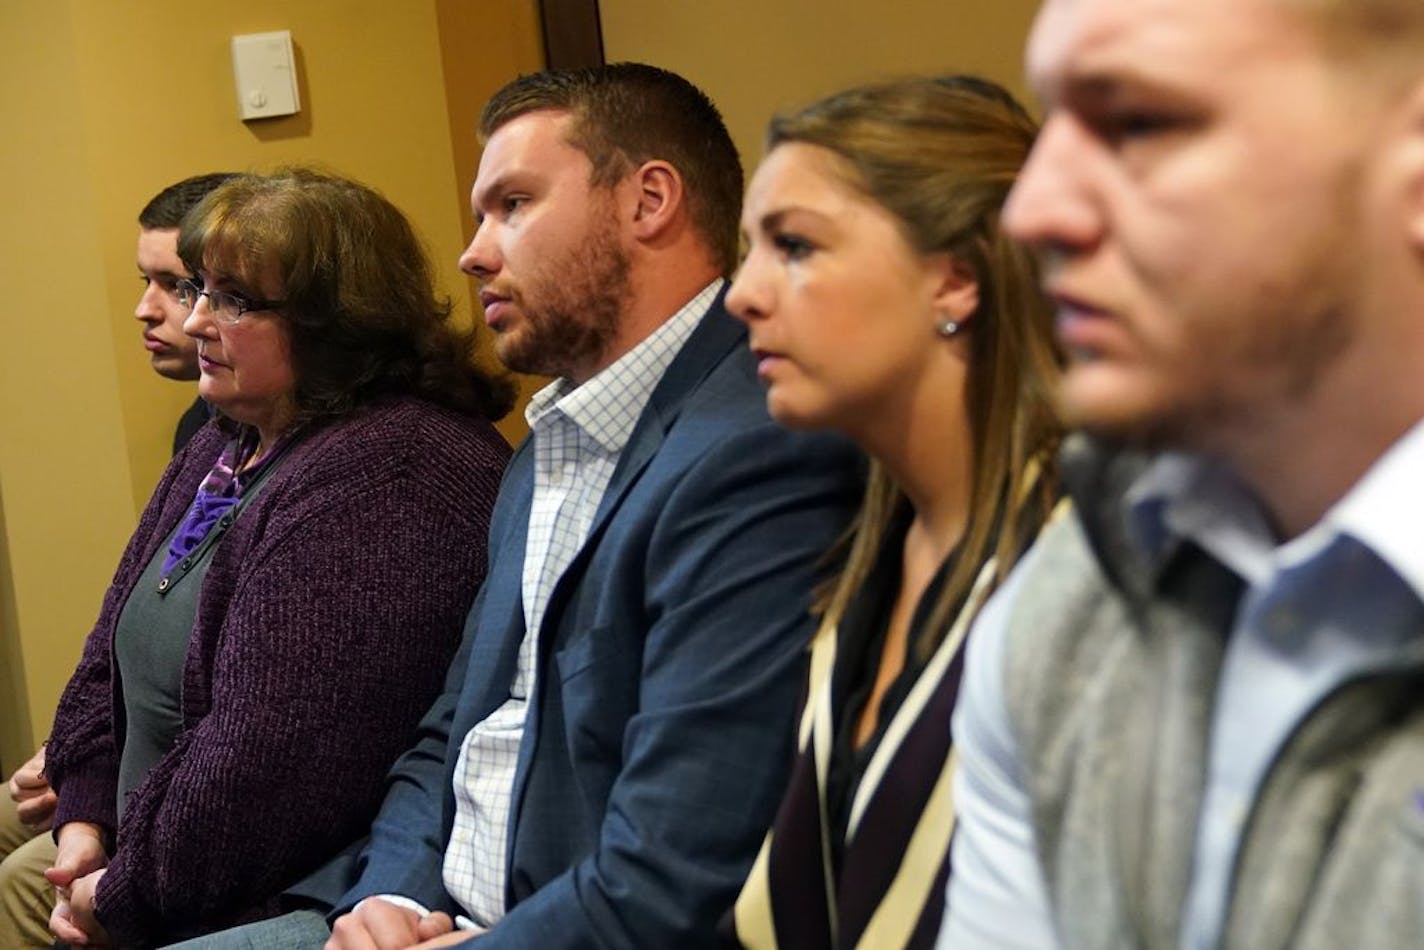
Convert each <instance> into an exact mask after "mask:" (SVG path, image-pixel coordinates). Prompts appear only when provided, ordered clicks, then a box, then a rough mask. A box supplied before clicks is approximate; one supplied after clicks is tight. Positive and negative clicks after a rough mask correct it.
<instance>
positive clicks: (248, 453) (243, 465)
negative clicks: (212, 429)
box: [163, 427, 293, 577]
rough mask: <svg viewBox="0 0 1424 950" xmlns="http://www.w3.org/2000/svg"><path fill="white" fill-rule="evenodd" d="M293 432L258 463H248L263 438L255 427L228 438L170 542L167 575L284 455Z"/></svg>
mask: <svg viewBox="0 0 1424 950" xmlns="http://www.w3.org/2000/svg"><path fill="white" fill-rule="evenodd" d="M292 434H293V433H292V432H290V431H289V432H287V433H286V434H284V435H283V436H282V437H281V438H279V439H278V440H277V441H276V442H274V443H273V444H272V447H271V448H270V449H268V450H267V454H266V455H264V456H262V458H261V459H260V460H258V462H257V463H256V464H255V465H254V464H249V463H250V462H251V460H252V457H253V456H254V455H255V454H256V453H257V446H258V443H259V441H260V439H259V438H258V435H257V430H256V429H252V428H248V427H243V429H242V431H241V432H240V433H239V434H238V436H237V438H235V439H233V440H232V441H230V442H228V444H227V446H226V447H225V448H224V449H223V451H222V454H221V455H219V456H218V460H217V464H215V465H214V466H213V470H212V471H211V472H209V473H208V476H207V478H204V479H203V483H202V484H201V485H199V486H198V493H197V495H195V496H194V497H193V504H192V507H190V508H189V509H188V514H187V515H186V516H185V517H184V518H183V523H182V524H180V525H179V526H178V532H177V533H176V534H174V535H173V541H172V542H171V543H170V544H169V545H168V556H167V557H165V558H164V559H163V576H164V577H167V576H168V575H169V574H171V573H173V566H174V565H175V564H177V563H178V562H179V561H181V560H183V558H185V557H187V556H188V555H189V554H191V553H192V552H193V549H194V548H196V547H197V546H198V545H199V544H201V543H202V540H203V538H205V537H207V536H208V532H209V531H210V530H212V527H213V525H214V524H216V523H217V521H218V519H219V518H221V517H222V516H223V515H224V514H226V513H227V512H228V511H230V510H232V508H233V507H235V506H236V505H237V503H238V502H239V501H241V500H242V495H243V492H245V491H246V490H247V488H248V486H250V485H251V484H252V483H253V482H254V481H256V480H257V479H258V477H260V476H261V474H262V472H263V471H265V470H266V469H267V468H268V467H269V466H270V465H271V464H272V463H273V462H275V461H276V460H277V459H278V458H279V457H280V456H281V455H282V451H283V450H284V449H285V448H286V447H287V444H288V443H289V442H290V441H291V439H292Z"/></svg>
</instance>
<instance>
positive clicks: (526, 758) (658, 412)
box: [506, 289, 746, 880]
mask: <svg viewBox="0 0 1424 950" xmlns="http://www.w3.org/2000/svg"><path fill="white" fill-rule="evenodd" d="M725 296H726V290H725V289H724V290H723V292H722V293H721V294H720V295H718V297H717V299H716V300H715V301H714V302H713V304H712V306H711V308H710V309H709V310H708V311H707V314H706V315H705V316H704V317H703V318H702V321H701V322H700V323H699V324H698V325H697V329H695V330H693V331H692V336H690V337H689V338H688V340H687V342H686V343H685V344H683V347H682V349H681V350H680V351H679V352H678V354H677V356H676V357H674V358H673V361H672V364H671V365H669V366H668V369H667V372H665V373H664V374H663V378H662V380H661V381H660V382H659V383H658V385H657V387H656V388H654V390H653V394H652V396H651V397H649V399H648V405H647V407H646V408H645V409H644V410H643V413H642V415H640V416H639V417H638V424H637V425H636V426H634V428H633V434H632V435H631V436H629V438H628V444H627V445H626V446H625V447H624V448H623V452H622V454H621V455H620V456H619V459H618V466H617V468H615V469H614V471H613V477H612V479H611V480H610V481H609V483H608V488H607V489H606V490H605V491H604V493H603V499H602V500H601V501H600V502H599V505H598V511H597V513H596V514H595V515H594V519H593V524H592V525H591V526H590V528H589V532H588V537H587V538H585V539H584V543H583V544H582V546H580V548H579V551H578V553H577V554H576V555H574V558H573V560H572V561H571V562H570V563H569V566H568V568H567V569H566V570H565V571H564V573H563V574H562V575H561V576H560V577H559V580H558V581H557V582H556V583H555V584H554V589H553V590H552V591H550V593H549V604H548V606H547V608H546V609H545V611H544V618H543V621H542V622H541V627H540V630H539V643H538V656H537V659H536V661H535V662H536V667H537V669H536V672H535V675H534V690H533V694H532V695H531V696H530V698H529V712H528V716H527V717H526V719H525V723H524V739H523V741H522V742H520V744H519V762H518V766H517V768H516V770H515V773H514V795H513V801H512V803H511V807H510V815H509V833H508V838H507V840H508V841H509V848H508V851H507V853H506V861H510V860H512V859H513V856H514V840H515V834H516V830H517V829H518V827H519V814H520V811H521V810H522V808H523V805H524V792H525V789H526V788H527V787H528V778H529V768H530V764H531V763H532V761H533V759H534V756H535V754H536V751H537V746H538V729H539V705H540V696H542V694H543V690H544V689H545V685H546V684H545V681H546V679H547V674H548V671H549V656H550V654H551V653H552V651H553V648H554V640H555V639H556V634H557V632H558V629H559V623H560V619H561V618H562V616H563V612H564V608H565V606H566V605H567V604H568V601H569V598H570V597H571V596H572V592H573V591H574V590H575V589H576V587H577V585H578V583H579V581H580V580H581V579H582V577H583V573H584V569H585V568H586V567H587V565H588V559H589V558H590V557H591V556H592V552H593V551H595V550H597V548H598V541H599V538H600V537H601V536H602V534H603V532H604V531H605V530H606V529H607V527H608V523H609V520H610V519H611V518H612V517H613V515H614V514H615V513H616V512H617V511H618V510H619V508H620V507H622V504H623V502H624V500H625V499H626V498H627V496H628V493H629V491H630V490H631V489H632V487H633V486H634V485H635V484H637V481H638V478H639V476H640V475H642V473H643V470H644V469H646V468H647V466H648V463H649V462H650V461H652V459H653V457H654V456H655V455H657V453H658V449H659V448H661V447H662V444H663V439H664V438H665V437H666V435H667V432H668V429H670V428H671V427H672V424H673V422H674V421H675V420H676V419H677V417H678V414H679V413H680V412H681V411H682V407H683V404H684V403H685V402H686V401H687V398H688V396H689V395H691V394H692V393H693V392H695V391H696V390H697V387H698V386H699V385H701V383H702V381H703V380H704V379H706V378H707V375H708V374H709V373H710V372H712V370H713V369H714V368H715V367H716V366H717V365H718V363H720V362H721V361H722V359H723V358H725V357H726V355H727V354H728V353H729V352H730V351H731V350H733V349H734V348H735V347H737V346H739V345H741V344H742V342H743V340H744V339H745V337H746V330H745V329H744V328H743V327H742V326H741V324H739V323H737V322H736V321H735V320H734V319H733V318H732V317H731V315H730V314H728V313H727V310H726V308H725V307H724V306H723V305H722V301H723V298H724V297H725ZM532 483H533V479H532V476H531V478H530V497H531V498H532V491H533V489H532ZM524 510H525V511H527V510H528V504H527V503H526V505H525V509H524ZM527 531H528V524H527V518H526V524H525V532H526V534H527ZM520 561H521V563H522V561H523V558H520ZM521 617H522V613H521ZM516 648H517V644H516ZM510 879H511V880H512V879H513V875H510Z"/></svg>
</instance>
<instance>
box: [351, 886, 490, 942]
mask: <svg viewBox="0 0 1424 950" xmlns="http://www.w3.org/2000/svg"><path fill="white" fill-rule="evenodd" d="M481 933H483V931H472V930H456V929H455V922H454V921H453V920H451V919H450V915H449V914H446V913H442V912H440V911H436V912H435V913H431V914H422V913H420V912H419V911H416V910H412V909H411V908H409V907H401V906H397V905H396V904H393V903H391V902H390V901H387V900H384V899H382V898H379V897H368V898H366V899H365V900H364V901H362V902H361V903H359V904H357V905H356V907H355V909H353V910H352V911H351V913H349V914H344V915H342V916H341V917H338V918H337V919H336V923H335V924H334V925H333V926H332V928H331V939H330V940H328V941H327V942H326V947H325V948H324V950H435V948H437V947H453V946H455V945H457V944H463V943H466V942H467V941H470V940H474V939H476V938H477V937H478V936H479V935H480V934H481Z"/></svg>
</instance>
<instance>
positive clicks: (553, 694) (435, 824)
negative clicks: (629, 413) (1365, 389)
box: [338, 300, 861, 950]
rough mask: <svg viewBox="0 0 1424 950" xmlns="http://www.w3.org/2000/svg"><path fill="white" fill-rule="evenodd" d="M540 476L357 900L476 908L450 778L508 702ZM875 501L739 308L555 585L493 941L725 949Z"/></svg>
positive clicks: (514, 477)
mask: <svg viewBox="0 0 1424 950" xmlns="http://www.w3.org/2000/svg"><path fill="white" fill-rule="evenodd" d="M533 481H534V475H533V452H532V446H531V445H530V444H529V442H528V441H526V443H525V444H524V445H523V446H522V447H521V448H520V450H519V451H518V452H517V453H516V455H515V457H514V459H513V461H512V462H511V463H510V466H509V469H508V471H507V473H506V476H505V481H504V485H503V486H502V488H501V491H500V496H499V501H498V503H497V505H496V508H495V513H494V518H493V522H492V524H491V528H490V571H489V575H488V577H487V578H486V581H485V585H484V588H483V590H482V591H481V593H480V595H479V598H478V599H477V600H476V602H475V605H474V607H473V608H472V610H471V614H470V620H469V624H468V626H467V629H466V637H465V643H464V646H463V647H462V648H461V652H460V654H459V655H458V656H457V657H456V660H455V663H454V665H453V666H452V668H451V673H450V676H449V678H448V681H447V684H446V686H447V688H446V692H445V694H444V695H443V696H442V697H441V698H440V700H439V701H437V702H436V704H435V705H434V707H432V709H431V711H430V713H429V715H428V716H427V717H426V719H425V721H424V722H423V723H422V726H421V736H420V741H419V743H418V744H417V746H416V747H415V748H414V749H412V750H411V751H410V752H409V753H407V754H406V755H405V756H404V757H403V758H402V759H401V760H400V761H399V762H398V763H397V764H396V766H395V768H394V769H393V771H392V775H391V784H390V789H389V792H388V795H387V797H386V800H385V803H384V805H383V807H382V810H381V813H380V816H379V817H378V819H377V821H376V824H375V825H374V827H373V829H372V837H371V841H370V844H369V846H368V847H367V849H366V850H365V852H364V853H363V854H362V855H361V858H360V879H359V881H358V882H357V884H356V886H355V887H354V888H353V889H352V890H351V891H350V892H349V893H348V894H347V895H346V896H345V897H344V898H343V899H342V900H341V901H339V902H338V907H339V908H346V907H350V906H352V905H354V903H355V902H356V901H358V900H360V899H361V898H362V897H365V896H367V895H370V894H379V893H396V894H404V895H406V896H409V897H412V898H414V899H416V900H419V901H421V902H422V903H424V904H425V905H426V906H428V907H431V908H432V909H436V908H442V909H445V910H449V911H455V910H457V909H458V908H456V907H455V905H454V904H453V902H452V900H451V899H450V897H449V895H448V894H447V893H446V891H445V888H444V885H443V883H442V881H441V862H442V860H443V857H444V852H445V843H446V841H447V840H448V838H449V833H450V828H451V824H452V821H453V815H454V802H453V796H452V794H451V792H450V784H451V778H452V774H453V769H454V766H455V762H456V759H457V758H458V755H459V750H460V745H461V742H462V740H463V738H464V736H465V734H466V733H467V732H468V731H469V730H470V728H471V727H473V726H474V725H475V723H477V722H479V721H480V720H481V719H483V718H484V717H485V716H487V715H488V714H489V713H491V712H492V711H493V710H494V709H496V708H497V707H498V706H499V705H500V704H501V703H503V702H504V701H505V699H506V698H507V697H508V693H509V685H510V682H511V680H512V677H513V674H514V669H515V658H516V654H517V652H518V649H519V644H520V641H521V640H522V639H523V638H524V633H525V631H524V619H523V618H524V612H523V607H522V604H521V595H520V590H521V574H522V571H523V563H524V547H525V537H526V531H527V527H528V513H529V507H530V500H531V497H532V492H533ZM860 490H861V464H860V461H859V456H858V454H857V453H856V452H855V451H854V450H853V449H852V448H851V446H850V445H849V443H847V442H844V441H842V440H840V439H837V438H833V437H830V436H825V435H810V434H797V433H792V432H788V431H786V430H784V429H781V428H779V427H777V426H776V425H775V424H774V423H773V422H771V420H770V419H769V417H768V416H767V413H766V408H765V394H764V392H763V391H762V388H761V386H760V385H759V384H758V382H757V379H756V371H755V364H754V360H753V358H752V356H751V354H750V353H749V352H748V350H747V347H746V343H745V331H744V330H743V329H742V327H741V326H739V325H738V324H737V323H736V322H735V321H733V320H732V318H730V317H729V316H728V315H727V314H726V312H725V310H723V309H722V305H721V302H720V300H719V302H718V303H717V304H716V305H715V306H714V307H713V308H712V310H711V312H709V314H708V315H707V316H706V317H705V318H704V319H703V321H702V323H701V324H700V325H699V327H698V328H697V330H696V331H694V333H693V335H692V337H691V338H690V339H689V341H688V343H687V344H686V345H685V346H684V348H683V350H682V351H681V352H680V353H679V354H678V356H677V358H676V359H675V361H674V362H673V364H672V365H671V367H670V368H669V369H668V371H667V373H666V374H665V376H664V378H663V379H662V381H661V382H660V383H659V385H658V386H657V388H656V389H655V391H654V393H653V395H652V397H651V400H650V403H649V405H648V407H647V409H646V410H645V411H644V413H643V415H642V416H641V418H640V419H639V422H638V424H637V427H636V428H635V430H634V432H633V435H632V437H631V440H630V442H629V444H628V446H627V448H626V449H625V450H624V452H623V455H622V457H621V459H620V460H619V463H618V467H617V470H616V471H615V473H614V475H613V479H612V482H611V483H610V485H609V486H608V490H607V493H606V495H605V496H604V498H603V501H602V503H601V505H600V507H599V510H598V513H597V515H596V517H595V520H594V523H593V527H592V529H591V531H590V533H589V536H588V539H587V541H586V543H585V544H584V545H583V548H582V549H581V551H580V553H579V554H578V555H577V557H576V558H575V560H574V561H573V563H572V564H571V565H570V566H569V568H568V570H567V571H566V572H565V574H564V575H563V577H562V578H561V580H560V581H559V582H558V584H557V585H556V586H555V588H554V590H553V592H552V595H551V600H550V603H549V607H548V610H547V612H546V614H545V617H544V621H543V627H542V629H541V631H540V635H539V652H538V659H537V663H538V668H537V674H536V677H535V691H534V695H533V696H532V697H531V699H530V711H529V719H528V721H527V723H526V726H525V734H524V740H523V743H522V746H521V749H520V755H519V763H518V769H517V773H516V776H515V783H514V797H513V803H512V813H511V817H510V828H509V839H508V842H509V851H508V870H509V877H508V905H509V907H510V911H509V914H508V915H507V916H506V917H505V919H504V920H503V921H501V922H500V923H499V924H498V925H497V926H496V927H495V928H494V929H493V930H492V931H491V932H490V933H489V934H488V935H487V936H486V937H485V938H484V940H483V941H482V942H481V943H480V946H481V947H482V948H485V950H494V948H495V947H497V946H500V945H501V941H503V942H504V943H508V944H510V945H513V946H523V947H528V946H539V947H540V948H541V950H552V948H555V947H612V946H620V947H622V946H626V947H632V946H638V947H650V946H671V945H673V943H674V941H676V942H677V943H681V944H684V945H686V944H687V943H689V942H691V943H693V944H700V943H710V942H711V941H712V939H713V929H714V925H715V922H716V920H717V918H718V917H719V916H720V915H721V914H722V913H723V912H724V911H725V910H726V908H727V907H729V906H730V905H731V903H732V901H733V899H734V898H735V896H736V893H737V890H738V888H739V887H740V885H741V882H742V880H743V879H744V878H745V876H746V873H747V871H748V870H749V868H750V865H751V861H752V858H753V857H754V856H755V854H756V851H757V848H758V847H759V846H760V843H761V839H762V836H763V835H764V833H765V831H766V828H767V826H768V825H769V824H770V823H771V820H772V818H773V816H774V814H775V809H776V805H777V802H778V801H779V800H780V797H781V793H782V790H783V788H784V785H785V780H786V774H787V770H788V768H789V766H790V763H791V760H792V756H793V753H794V748H793V739H794V716H795V708H796V704H797V700H798V698H799V695H800V692H801V690H802V688H803V678H804V675H805V659H806V647H807V644H808V643H809V642H810V638H811V634H812V632H813V625H812V622H811V619H810V616H809V614H808V611H807V608H808V604H809V599H810V593H811V591H812V588H813V587H814V585H815V584H816V582H817V580H818V579H819V578H820V577H821V576H822V575H823V574H824V570H823V568H824V564H825V553H826V551H827V550H828V549H829V548H830V547H831V546H832V545H833V543H834V540H835V538H836V537H837V535H838V534H839V533H840V532H841V531H842V530H843V529H844V527H845V525H846V524H847V522H848V520H849V518H850V516H851V514H852V513H853V511H854V509H855V507H856V505H857V504H858V502H859V498H860ZM412 582H413V583H418V582H419V578H412ZM489 941H492V942H489Z"/></svg>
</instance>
